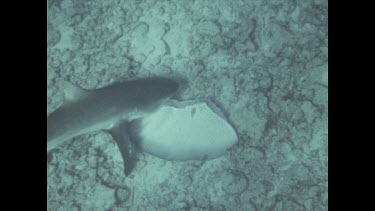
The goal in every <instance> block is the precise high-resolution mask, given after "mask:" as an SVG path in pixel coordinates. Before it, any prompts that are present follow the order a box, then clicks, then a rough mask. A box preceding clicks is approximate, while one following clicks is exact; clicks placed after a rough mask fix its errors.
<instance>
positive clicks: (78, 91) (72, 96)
mask: <svg viewBox="0 0 375 211" xmlns="http://www.w3.org/2000/svg"><path fill="white" fill-rule="evenodd" d="M62 88H63V90H64V101H65V103H68V102H72V101H76V100H77V99H80V98H82V97H85V96H87V95H88V94H89V91H88V90H86V89H83V88H81V87H79V86H77V85H74V84H72V83H70V82H68V81H62Z"/></svg>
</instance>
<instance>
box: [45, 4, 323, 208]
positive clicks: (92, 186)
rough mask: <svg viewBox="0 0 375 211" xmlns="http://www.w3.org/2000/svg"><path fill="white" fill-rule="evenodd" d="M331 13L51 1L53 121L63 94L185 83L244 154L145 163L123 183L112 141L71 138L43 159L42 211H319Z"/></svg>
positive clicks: (308, 8) (301, 8)
mask: <svg viewBox="0 0 375 211" xmlns="http://www.w3.org/2000/svg"><path fill="white" fill-rule="evenodd" d="M327 7H328V6H327V2H326V1H319V0H315V1H312V0H311V1H293V0H286V1H267V2H266V1H240V0H234V1H224V0H218V1H208V0H201V1H197V0H196V1H177V0H174V1H173V0H171V1H151V0H145V1H135V0H134V1H125V0H106V1H99V0H96V1H95V0H94V1H88V0H49V1H48V5H47V8H48V10H47V15H48V21H47V44H48V46H47V115H48V114H50V113H51V112H52V111H54V110H55V109H57V108H58V107H60V106H61V105H62V104H63V92H64V90H63V88H62V86H61V85H60V84H61V82H62V81H64V80H65V81H70V82H71V83H73V84H76V85H79V86H81V87H83V88H85V89H98V88H100V87H104V86H107V85H109V84H111V83H113V82H114V81H119V80H132V79H138V78H145V77H150V76H166V77H172V78H185V79H186V80H187V81H188V86H187V87H186V89H185V90H184V92H182V93H181V96H180V98H181V100H195V99H208V100H210V101H212V102H214V103H215V104H216V105H217V106H219V107H220V108H221V109H222V110H223V112H224V114H225V116H226V118H227V119H228V122H229V123H230V124H231V125H232V126H233V127H234V128H235V130H236V132H237V136H238V143H237V144H236V145H234V146H233V147H232V148H230V150H228V151H227V152H226V153H225V154H224V155H222V156H221V157H219V158H217V159H214V160H209V161H184V162H177V161H166V160H162V159H159V158H156V157H154V156H151V155H148V154H142V155H140V158H139V159H140V160H139V162H138V163H137V166H136V168H135V169H134V172H133V173H132V174H131V175H129V176H125V175H124V173H123V160H122V156H121V154H120V152H119V151H118V149H117V147H116V144H115V143H114V141H113V139H112V137H111V136H110V135H109V134H108V133H106V132H104V131H97V132H94V133H89V134H86V135H83V136H79V137H76V138H74V139H73V140H71V141H69V142H67V143H66V144H64V145H63V146H61V147H59V149H57V150H56V151H55V152H53V154H52V155H49V156H48V162H47V207H48V210H327V209H328V207H327V204H328V189H327V186H328V177H327V174H328V172H327V169H328V164H327V163H328V156H327V155H328V146H327V142H328V139H327V137H328V135H327V134H328V130H327V128H328V117H327V116H328V97H327V95H328V61H327V60H328V55H327V54H328V29H327V18H328V14H327V13H328V11H327Z"/></svg>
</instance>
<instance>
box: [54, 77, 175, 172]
mask: <svg viewBox="0 0 375 211" xmlns="http://www.w3.org/2000/svg"><path fill="white" fill-rule="evenodd" d="M180 82H181V81H179V80H175V79H170V78H164V77H153V78H145V79H137V80H132V81H124V82H117V83H114V84H112V85H109V86H106V87H103V88H99V89H96V90H85V89H83V88H80V87H78V86H75V85H73V84H71V83H69V82H65V81H64V82H63V83H64V96H65V102H64V104H63V105H62V106H61V107H59V108H58V109H56V110H55V111H53V112H52V113H51V114H50V115H49V116H48V117H47V155H48V154H49V153H51V151H52V150H53V149H55V148H57V147H59V146H60V145H61V144H63V143H64V142H66V141H69V140H71V139H72V138H74V137H77V136H79V135H83V134H86V133H90V132H93V131H97V130H104V131H107V132H109V133H110V134H111V135H112V137H113V139H114V140H115V141H116V143H117V146H118V148H119V150H120V152H121V155H122V158H123V160H124V172H125V174H126V175H129V174H130V173H131V171H132V170H133V168H134V167H135V164H136V162H137V160H138V157H137V153H138V152H139V148H138V147H137V143H135V142H134V141H132V139H131V135H130V133H129V127H130V125H129V124H130V123H131V122H132V121H133V120H136V119H139V118H142V117H144V116H146V115H148V114H150V113H152V112H153V111H155V110H156V109H157V108H158V107H159V106H161V105H162V104H163V103H164V102H165V101H166V100H167V99H169V98H171V97H172V96H175V95H176V94H177V92H178V91H179V88H180V87H181V86H180V84H181V83H180Z"/></svg>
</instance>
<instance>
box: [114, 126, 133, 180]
mask: <svg viewBox="0 0 375 211" xmlns="http://www.w3.org/2000/svg"><path fill="white" fill-rule="evenodd" d="M108 132H109V133H110V134H111V135H112V137H113V139H114V140H115V141H116V143H117V146H118V148H119V150H120V152H121V155H122V159H123V161H124V172H125V175H126V176H128V175H129V174H130V173H131V172H132V170H133V169H134V167H135V165H136V163H137V161H138V160H139V159H138V149H137V146H136V145H135V144H134V143H132V142H131V139H130V135H129V127H128V122H121V123H120V124H118V125H116V126H114V127H113V128H111V129H110V130H108Z"/></svg>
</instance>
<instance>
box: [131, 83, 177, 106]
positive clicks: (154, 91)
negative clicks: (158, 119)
mask: <svg viewBox="0 0 375 211" xmlns="http://www.w3.org/2000/svg"><path fill="white" fill-rule="evenodd" d="M179 87H180V86H179V82H178V81H177V80H173V79H169V78H162V77H153V78H147V79H140V80H134V81H131V82H129V83H128V85H127V89H128V91H130V92H131V95H132V97H131V99H133V100H132V102H129V101H128V102H127V103H128V104H129V103H130V104H132V103H134V104H135V105H134V107H137V108H139V109H145V110H148V108H150V109H153V108H155V106H158V105H160V104H162V103H163V102H164V101H165V100H166V99H168V98H170V97H173V96H174V95H176V93H177V92H178V90H179ZM129 94H130V93H129Z"/></svg>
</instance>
